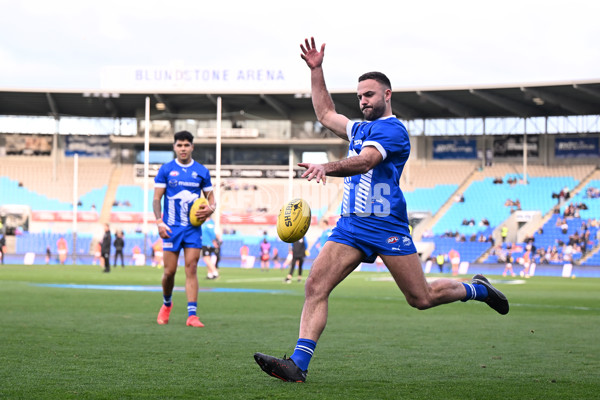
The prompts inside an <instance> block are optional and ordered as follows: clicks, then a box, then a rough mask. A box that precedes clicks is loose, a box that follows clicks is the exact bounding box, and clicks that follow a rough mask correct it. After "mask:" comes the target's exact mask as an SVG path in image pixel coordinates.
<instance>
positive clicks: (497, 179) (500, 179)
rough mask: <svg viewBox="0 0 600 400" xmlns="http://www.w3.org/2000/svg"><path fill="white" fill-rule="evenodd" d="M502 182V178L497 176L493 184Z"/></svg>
mask: <svg viewBox="0 0 600 400" xmlns="http://www.w3.org/2000/svg"><path fill="white" fill-rule="evenodd" d="M502 183H504V181H503V180H502V178H498V177H496V178H494V184H495V185H498V184H502Z"/></svg>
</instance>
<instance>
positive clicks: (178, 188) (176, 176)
mask: <svg viewBox="0 0 600 400" xmlns="http://www.w3.org/2000/svg"><path fill="white" fill-rule="evenodd" d="M154 186H155V187H163V188H165V195H164V196H163V221H164V223H165V224H167V225H168V226H188V225H190V216H189V210H190V207H191V206H192V203H193V202H194V200H196V199H197V198H198V197H201V196H202V192H203V191H204V192H210V191H212V190H213V189H212V183H211V181H210V172H209V171H208V169H207V168H206V167H205V166H204V165H202V164H200V163H198V162H196V161H194V160H192V162H191V163H189V164H187V165H183V164H180V163H179V161H177V159H174V160H173V161H169V162H168V163H166V164H163V165H162V166H161V167H160V169H159V170H158V174H157V175H156V177H155V178H154Z"/></svg>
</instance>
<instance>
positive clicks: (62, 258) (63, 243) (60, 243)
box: [56, 236, 69, 265]
mask: <svg viewBox="0 0 600 400" xmlns="http://www.w3.org/2000/svg"><path fill="white" fill-rule="evenodd" d="M56 252H57V253H58V262H60V263H61V264H62V265H65V262H66V261H67V254H68V253H69V250H68V245H67V239H65V237H64V236H61V237H60V238H58V240H57V241H56Z"/></svg>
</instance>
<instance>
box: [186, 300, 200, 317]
mask: <svg viewBox="0 0 600 400" xmlns="http://www.w3.org/2000/svg"><path fill="white" fill-rule="evenodd" d="M197 307H198V303H197V302H195V301H190V302H188V317H191V316H192V315H196V308H197Z"/></svg>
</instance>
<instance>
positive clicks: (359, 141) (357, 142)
mask: <svg viewBox="0 0 600 400" xmlns="http://www.w3.org/2000/svg"><path fill="white" fill-rule="evenodd" d="M361 144H362V140H360V139H358V140H355V141H354V145H355V146H360V145H361Z"/></svg>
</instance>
